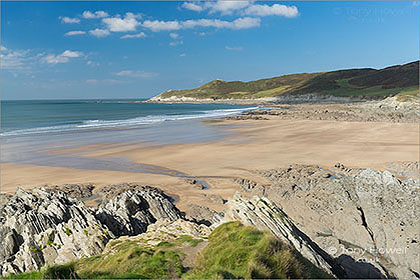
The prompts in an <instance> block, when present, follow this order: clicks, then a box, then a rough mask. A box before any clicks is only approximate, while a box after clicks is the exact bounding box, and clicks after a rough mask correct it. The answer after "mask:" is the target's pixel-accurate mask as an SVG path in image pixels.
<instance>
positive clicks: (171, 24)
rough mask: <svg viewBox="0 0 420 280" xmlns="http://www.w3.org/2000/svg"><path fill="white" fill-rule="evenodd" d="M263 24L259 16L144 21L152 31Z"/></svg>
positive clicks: (243, 26) (244, 27) (250, 26)
mask: <svg viewBox="0 0 420 280" xmlns="http://www.w3.org/2000/svg"><path fill="white" fill-rule="evenodd" d="M260 24H261V20H260V19H259V18H251V17H244V18H238V19H236V20H234V21H225V20H220V19H197V20H195V19H190V20H186V21H158V20H154V21H150V20H146V21H145V22H143V27H146V28H149V29H150V30H152V31H155V32H157V31H163V30H166V31H172V30H180V29H188V28H194V27H215V28H228V29H246V28H252V27H258V26H260Z"/></svg>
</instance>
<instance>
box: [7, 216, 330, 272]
mask: <svg viewBox="0 0 420 280" xmlns="http://www.w3.org/2000/svg"><path fill="white" fill-rule="evenodd" d="M200 242H204V241H203V240H201V239H195V238H192V237H191V236H181V237H179V238H177V239H175V240H173V241H170V242H168V241H162V242H160V243H159V244H158V245H157V246H155V247H145V246H142V245H140V244H139V241H138V240H137V241H130V239H125V240H124V241H118V240H116V241H111V250H110V251H108V253H104V254H101V255H98V256H94V257H91V258H82V259H80V260H78V261H76V262H73V263H69V264H65V265H56V266H52V267H48V268H45V269H43V270H41V271H37V272H28V273H22V274H16V275H10V276H7V277H4V279H181V278H182V279H239V278H240V279H244V278H246V279H252V278H276V279H280V278H281V279H297V278H310V279H321V278H332V276H330V275H329V274H327V273H326V272H324V271H322V270H320V269H318V268H317V267H316V266H315V265H313V264H312V263H311V262H309V261H308V260H307V259H305V258H304V257H302V255H301V254H300V253H298V252H297V251H296V250H295V249H294V248H292V247H290V246H289V245H287V244H285V243H283V242H282V241H281V240H280V239H278V238H276V237H274V236H273V235H272V234H270V233H268V232H262V231H258V230H256V229H254V228H251V227H246V226H243V225H242V224H240V223H239V222H230V223H226V224H223V225H221V226H219V227H217V228H216V229H215V230H214V231H213V232H212V233H211V234H210V236H209V238H208V244H207V246H206V247H205V248H204V250H203V251H201V254H200V257H199V258H198V259H197V260H196V264H195V267H193V268H191V269H189V268H187V267H184V266H183V264H182V260H183V258H185V255H186V254H188V252H190V250H188V248H191V247H194V246H197V245H198V244H199V243H200Z"/></svg>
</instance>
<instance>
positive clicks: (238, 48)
mask: <svg viewBox="0 0 420 280" xmlns="http://www.w3.org/2000/svg"><path fill="white" fill-rule="evenodd" d="M225 49H227V50H229V51H242V50H243V49H244V48H243V47H230V46H226V47H225Z"/></svg>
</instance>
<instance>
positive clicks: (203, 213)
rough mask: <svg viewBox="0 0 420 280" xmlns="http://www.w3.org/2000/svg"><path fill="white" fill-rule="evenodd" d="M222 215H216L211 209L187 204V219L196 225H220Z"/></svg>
mask: <svg viewBox="0 0 420 280" xmlns="http://www.w3.org/2000/svg"><path fill="white" fill-rule="evenodd" d="M223 215H224V214H223V213H217V212H216V211H214V210H213V209H210V208H208V207H206V206H202V205H197V204H188V215H187V216H186V218H187V219H189V220H193V221H194V222H196V223H198V224H205V225H207V226H211V225H215V224H218V223H220V221H221V219H222V217H223Z"/></svg>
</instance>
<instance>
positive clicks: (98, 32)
mask: <svg viewBox="0 0 420 280" xmlns="http://www.w3.org/2000/svg"><path fill="white" fill-rule="evenodd" d="M89 34H91V35H93V36H95V37H98V38H101V37H106V36H108V35H109V34H110V33H109V31H108V30H106V29H99V28H96V29H94V30H89Z"/></svg>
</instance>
